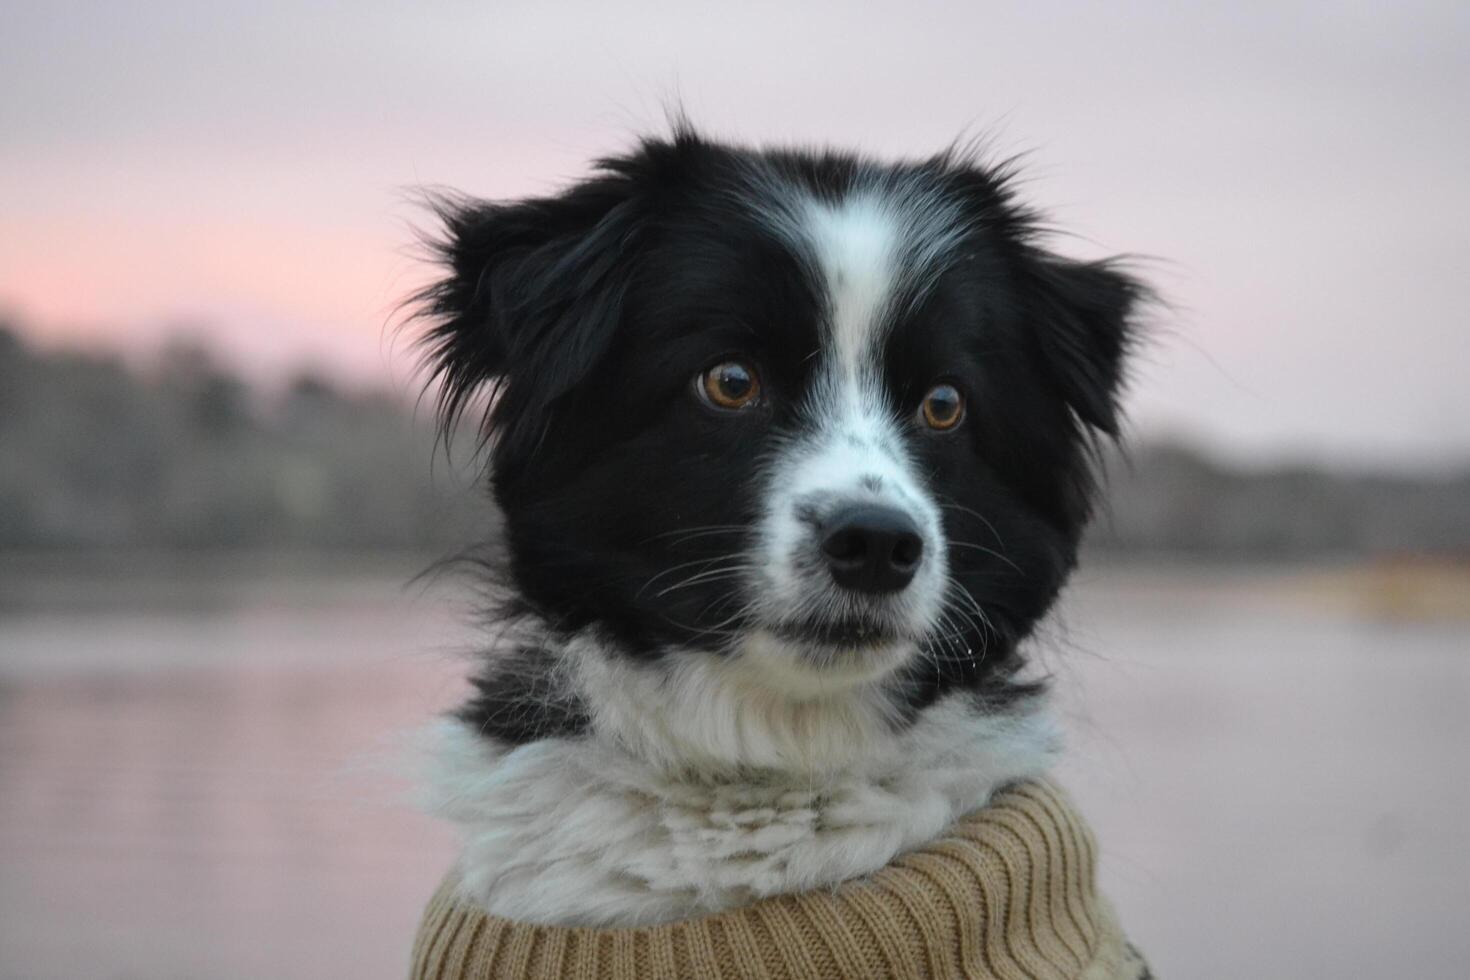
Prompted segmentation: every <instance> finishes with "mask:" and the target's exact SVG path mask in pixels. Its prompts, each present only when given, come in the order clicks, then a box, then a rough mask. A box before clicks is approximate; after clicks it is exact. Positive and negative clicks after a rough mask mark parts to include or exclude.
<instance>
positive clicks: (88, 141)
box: [0, 0, 1470, 465]
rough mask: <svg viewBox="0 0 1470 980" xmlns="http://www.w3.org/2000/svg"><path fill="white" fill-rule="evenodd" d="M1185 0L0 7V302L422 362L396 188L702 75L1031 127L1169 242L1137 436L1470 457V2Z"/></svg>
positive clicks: (512, 158) (551, 144)
mask: <svg viewBox="0 0 1470 980" xmlns="http://www.w3.org/2000/svg"><path fill="white" fill-rule="evenodd" d="M614 6H616V9H615V10H614V9H612V8H613V7H614ZM1192 6H1193V9H1191V5H1179V4H1167V3H1162V2H1160V3H1145V4H1131V5H1127V6H1126V8H1125V7H1118V6H1117V5H1094V4H1080V3H1079V4H1072V5H1065V4H1064V5H1044V4H1025V5H1014V6H1001V5H989V4H986V5H964V6H963V7H962V5H958V4H946V3H923V2H914V3H903V4H889V5H855V4H824V5H818V4H806V5H802V4H797V5H792V4H786V3H779V4H777V3H764V2H760V3H747V4H741V5H738V6H737V5H729V6H726V7H722V8H718V9H715V8H710V7H706V6H705V5H694V4H677V3H660V2H651V0H637V2H633V3H626V4H619V5H608V4H590V3H589V4H557V5H551V4H544V3H541V4H523V3H500V4H494V5H490V4H481V5H458V4H453V5H440V6H433V7H431V6H430V5H424V4H418V5H409V4H403V5H398V6H392V5H381V4H374V3H363V2H360V3H353V4H344V5H340V6H337V7H335V8H334V9H333V8H328V7H318V8H317V12H316V13H312V14H308V15H302V14H300V13H299V12H297V10H296V9H295V8H294V6H293V5H284V4H283V5H279V6H277V5H272V4H269V3H266V4H260V3H253V4H249V5H245V4H239V5H214V4H210V5H200V4H191V3H173V4H157V3H155V4H147V5H137V4H116V5H111V6H109V5H105V4H104V5H91V6H89V7H88V8H87V10H86V12H85V13H83V12H81V10H80V8H70V10H71V12H68V11H67V10H64V9H61V5H54V4H41V3H34V4H27V3H20V4H6V5H5V6H4V7H3V9H0V37H4V38H5V47H6V56H5V58H4V59H0V308H3V309H6V310H9V311H10V312H11V313H12V315H14V316H15V317H17V318H18V319H20V320H21V321H22V322H23V323H25V324H26V325H27V326H28V327H30V328H31V330H32V333H33V335H34V336H36V337H37V338H39V339H40V340H41V341H42V342H46V343H62V342H88V343H94V342H95V343H105V344H107V345H109V346H113V347H118V348H123V349H133V350H137V349H141V348H144V347H146V346H147V345H150V344H154V343H156V342H158V341H159V340H160V339H161V338H163V337H165V336H167V335H169V334H170V333H173V332H177V331H178V330H180V329H189V330H192V331H194V332H196V333H203V334H205V335H207V336H209V337H211V338H214V339H216V340H218V341H219V342H220V343H221V344H222V346H224V347H225V349H226V350H227V351H229V352H230V354H231V355H232V356H233V357H234V358H236V359H237V360H238V361H239V362H241V363H242V364H244V365H246V366H248V367H249V368H250V369H252V370H254V371H257V372H263V373H269V372H274V371H277V370H279V369H281V368H283V367H285V366H289V365H294V364H297V363H299V362H301V361H303V360H311V361H315V362H318V363H322V364H326V365H330V366H335V367H338V368H339V369H341V370H343V371H345V372H350V373H351V374H352V375H354V376H355V377H357V378H360V379H384V380H392V381H393V382H394V383H396V384H399V385H402V386H408V385H409V384H411V374H412V372H411V369H412V357H411V354H410V353H409V352H408V351H406V350H405V349H404V346H405V345H404V344H403V343H402V342H398V343H397V344H395V343H394V342H393V335H392V332H391V330H390V329H385V323H386V322H387V321H388V319H389V317H390V314H391V313H392V310H393V307H394V305H395V303H396V302H397V301H398V300H399V299H401V298H402V297H403V296H404V295H405V294H406V293H407V292H409V291H410V290H411V289H412V287H413V285H414V284H415V283H416V282H419V281H421V279H422V277H423V275H424V269H423V268H422V266H421V265H419V264H418V263H417V261H416V260H415V259H414V258H413V257H412V254H411V252H412V242H413V236H412V233H411V230H410V229H411V226H412V224H413V223H414V222H416V221H417V220H419V218H420V217H421V216H420V215H418V214H417V213H416V212H415V210H414V209H413V207H411V206H410V205H409V204H408V203H407V202H406V200H405V191H406V189H407V188H411V187H413V186H416V185H421V184H445V185H450V186H454V187H458V188H461V189H463V190H466V191H470V192H473V193H477V194H481V195H485V196H495V197H504V196H514V195H519V194H526V193H534V192H538V191H546V190H550V189H553V188H555V187H557V186H559V185H560V184H561V183H562V182H563V181H565V180H567V179H569V178H572V177H575V176H576V175H578V174H579V173H581V172H583V170H584V169H585V166H586V161H587V160H588V159H589V158H591V157H593V156H596V155H598V154H601V153H605V152H608V151H611V150H615V149H617V148H619V147H621V146H623V145H626V143H627V142H628V141H629V139H630V137H631V135H632V134H633V133H635V132H637V131H639V130H642V129H646V128H649V127H655V128H656V127H658V126H660V125H661V120H662V105H663V103H664V102H666V101H668V100H669V99H670V98H671V97H673V96H677V97H678V98H680V99H681V100H682V101H683V103H684V105H685V107H686V108H687V110H688V111H689V113H690V114H691V115H692V117H693V118H694V119H695V121H696V122H698V123H700V124H701V125H703V126H704V127H706V128H707V129H709V130H710V131H711V132H713V133H714V134H717V135H727V136H736V137H743V138H749V139H754V140H785V141H790V140H802V141H822V142H831V143H837V144H847V145H855V146H859V147H862V148H865V149H868V150H871V151H873V152H877V153H887V154H905V155H916V154H923V153H927V152H930V151H932V150H934V149H937V148H939V147H942V146H944V145H945V144H946V143H948V142H950V141H951V140H952V139H953V138H954V137H955V136H956V135H958V134H960V133H961V132H963V131H969V132H974V131H976V130H986V129H988V130H990V131H992V132H993V133H995V134H996V140H995V141H996V145H997V146H998V148H1000V149H1002V150H1005V151H1013V150H1029V151H1031V165H1030V173H1031V175H1032V176H1033V178H1034V179H1033V181H1032V182H1031V183H1030V185H1029V187H1028V193H1029V195H1030V197H1031V198H1032V199H1033V200H1034V201H1036V202H1038V203H1040V204H1042V205H1043V206H1045V207H1046V208H1047V209H1048V210H1049V211H1050V212H1051V213H1052V215H1053V216H1054V217H1055V219H1056V220H1057V222H1058V223H1059V224H1060V225H1062V226H1063V227H1065V228H1067V229H1069V230H1071V231H1073V232H1076V233H1077V235H1078V236H1079V237H1078V238H1076V239H1073V240H1067V241H1064V242H1063V243H1061V247H1062V248H1063V249H1064V250H1067V251H1070V252H1072V253H1074V254H1078V255H1097V254H1103V253H1105V252H1113V251H1126V252H1133V253H1142V254H1146V255H1150V256H1157V257H1158V258H1159V260H1160V261H1159V262H1158V263H1156V264H1155V265H1153V266H1151V268H1152V269H1153V272H1152V275H1153V277H1154V280H1155V282H1156V284H1157V286H1158V287H1159V288H1160V289H1161V291H1162V292H1163V293H1164V294H1165V295H1166V296H1167V297H1168V298H1169V299H1170V300H1171V301H1172V302H1173V303H1174V304H1175V310H1174V311H1173V312H1172V313H1171V314H1169V315H1168V316H1167V317H1165V318H1164V321H1163V323H1162V324H1161V325H1160V326H1161V329H1160V330H1159V333H1158V335H1157V337H1156V341H1155V343H1154V344H1153V346H1152V347H1151V349H1150V351H1149V353H1148V355H1147V357H1146V358H1145V360H1144V362H1143V364H1142V366H1141V370H1140V371H1139V374H1138V380H1137V384H1136V386H1135V389H1134V392H1133V395H1132V396H1131V407H1132V409H1133V413H1134V416H1135V418H1136V420H1137V423H1138V428H1139V429H1140V430H1141V431H1143V432H1145V433H1156V432H1160V431H1171V432H1172V431H1178V432H1186V433H1190V434H1192V435H1194V436H1195V437H1196V438H1199V439H1202V440H1204V441H1206V442H1208V443H1210V444H1212V445H1215V446H1217V447H1219V448H1222V449H1225V450H1228V451H1231V452H1233V453H1235V454H1237V455H1246V456H1250V457H1252V458H1262V457H1266V456H1275V455H1279V454H1283V453H1289V452H1305V453H1309V454H1312V455H1315V456H1319V457H1323V458H1326V459H1330V460H1338V461H1356V460H1367V461H1372V462H1375V463H1382V464H1389V463H1395V462H1412V463H1415V464H1420V465H1444V464H1446V463H1451V462H1453V463H1462V462H1464V461H1466V460H1467V459H1470V385H1466V384H1465V383H1464V382H1463V376H1464V375H1465V373H1466V369H1465V366H1464V365H1465V364H1467V363H1470V323H1467V315H1466V313H1465V309H1466V304H1465V302H1464V300H1463V299H1462V298H1461V297H1460V295H1459V290H1460V288H1461V284H1462V282H1463V281H1464V278H1465V276H1464V269H1465V268H1466V267H1467V265H1470V235H1467V234H1466V232H1465V228H1466V225H1467V219H1470V181H1467V180H1466V177H1465V175H1466V174H1467V173H1470V127H1467V126H1466V125H1465V123H1464V121H1463V115H1464V110H1463V106H1462V105H1460V104H1459V103H1460V102H1461V100H1462V96H1463V93H1464V92H1465V91H1467V90H1470V59H1466V58H1465V57H1464V51H1465V50H1467V45H1470V12H1467V11H1470V8H1467V6H1466V5H1465V4H1463V3H1441V4H1412V3H1411V4H1395V5H1386V4H1376V5H1372V4H1357V5H1355V4H1341V3H1333V4H1320V5H1310V4H1290V3H1287V4H1282V3H1274V4H1269V5H1249V4H1243V5H1231V6H1230V7H1228V8H1219V9H1217V8H1214V7H1209V8H1205V7H1203V6H1202V5H1192ZM1125 11H1126V12H1125Z"/></svg>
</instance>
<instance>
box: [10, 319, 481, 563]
mask: <svg viewBox="0 0 1470 980" xmlns="http://www.w3.org/2000/svg"><path fill="white" fill-rule="evenodd" d="M469 483H470V481H469V480H468V479H467V478H466V477H465V476H464V475H463V474H462V473H458V472H456V471H454V470H453V469H452V468H451V467H450V466H449V465H448V463H447V462H446V458H445V454H444V453H443V451H442V448H441V450H440V451H439V452H438V453H437V456H436V454H435V440H434V434H433V431H432V426H431V425H430V424H429V423H428V422H427V421H425V420H416V419H415V417H414V413H413V412H412V411H411V410H409V409H408V408H407V407H405V405H404V404H403V403H402V402H401V401H400V400H398V399H396V398H393V397H391V396H389V395H387V394H384V393H374V392H369V393H360V392H350V391H347V390H345V389H342V388H340V387H338V386H336V385H334V384H333V383H332V382H330V381H328V380H327V379H325V378H323V377H320V376H318V375H315V374H311V373H303V374H300V375H298V376H297V377H295V378H293V379H292V380H291V381H290V382H289V383H288V384H287V385H286V386H285V388H284V390H282V391H280V392H277V393H275V394H267V393H265V392H262V391H260V390H258V389H255V388H252V387H251V386H249V385H247V384H246V383H245V382H244V381H242V380H241V379H240V378H239V377H238V376H236V375H235V374H233V373H231V372H230V371H228V370H226V369H225V368H224V367H222V366H221V365H220V364H219V363H218V362H217V361H216V360H215V358H214V357H212V356H211V355H210V353H209V352H208V351H207V350H206V349H205V348H203V347H201V346H198V345H195V344H191V343H188V342H177V343H174V344H172V345H170V346H169V347H167V348H166V349H165V350H164V351H163V352H161V354H160V355H159V357H158V358H157V359H156V363H155V364H154V365H153V366H152V367H151V368H149V369H138V368H130V367H129V366H127V365H125V364H124V363H123V362H122V361H120V360H119V359H117V358H115V357H109V356H101V355H94V354H84V353H77V352H70V351H67V352H56V353H52V352H42V351H38V350H35V349H33V348H31V347H29V346H27V345H26V344H25V343H24V342H23V341H22V340H21V339H20V335H19V333H18V332H17V331H16V330H14V329H13V328H7V327H6V326H5V325H4V324H0V549H27V550H30V549H67V548H242V547H250V548H272V547H284V548H294V547H300V548H324V549H356V548H403V549H419V548H436V549H437V548H442V547H444V546H446V545H447V546H450V547H453V546H455V545H458V544H464V543H466V542H469V541H473V540H477V539H478V538H479V537H481V536H483V535H484V533H485V531H486V529H487V527H488V525H487V524H486V523H485V522H486V521H487V520H488V518H487V516H486V508H485V507H484V505H483V504H482V503H481V502H480V495H479V493H478V491H477V490H476V489H474V488H473V487H471V486H469Z"/></svg>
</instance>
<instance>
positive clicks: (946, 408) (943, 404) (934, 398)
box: [919, 384, 965, 432]
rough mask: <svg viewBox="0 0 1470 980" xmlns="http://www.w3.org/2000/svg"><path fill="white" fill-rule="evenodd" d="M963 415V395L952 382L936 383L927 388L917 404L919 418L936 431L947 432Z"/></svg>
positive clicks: (958, 422) (957, 423)
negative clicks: (918, 404) (921, 401)
mask: <svg viewBox="0 0 1470 980" xmlns="http://www.w3.org/2000/svg"><path fill="white" fill-rule="evenodd" d="M964 417H965V396H964V395H962V394H960V391H959V389H958V388H956V387H955V386H954V385H952V384H937V385H935V386H934V387H933V388H930V389H929V393H928V394H927V395H925V396H924V402H923V404H921V405H920V406H919V419H920V421H922V422H923V423H924V424H925V425H927V426H928V427H929V428H931V429H933V430H935V431H936V432H947V431H948V430H950V429H953V428H954V427H955V426H957V425H959V424H960V420H961V419H963V418H964Z"/></svg>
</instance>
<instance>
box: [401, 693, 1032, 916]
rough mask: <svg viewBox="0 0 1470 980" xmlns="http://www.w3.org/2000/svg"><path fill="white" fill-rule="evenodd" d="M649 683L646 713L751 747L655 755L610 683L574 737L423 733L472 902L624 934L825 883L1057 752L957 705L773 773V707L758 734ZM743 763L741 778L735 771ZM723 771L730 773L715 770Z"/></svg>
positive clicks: (647, 730) (743, 722)
mask: <svg viewBox="0 0 1470 980" xmlns="http://www.w3.org/2000/svg"><path fill="white" fill-rule="evenodd" d="M602 680H603V681H604V682H605V681H606V680H608V678H602ZM688 683H694V681H688ZM662 684H663V686H664V691H663V694H664V697H663V698H662V699H659V700H656V701H652V702H650V701H644V702H643V703H644V704H650V705H662V706H664V707H665V709H667V707H668V706H670V705H674V706H677V705H680V704H683V705H695V706H701V707H702V708H703V711H702V712H701V713H702V714H703V717H704V720H705V722H706V723H708V722H709V720H710V718H711V717H712V716H711V714H710V712H714V713H715V715H716V716H718V715H719V714H720V712H722V711H723V712H725V714H724V717H725V720H726V723H727V727H728V732H726V734H727V735H730V736H731V737H734V736H735V735H738V733H740V732H742V731H745V732H746V733H747V735H750V731H749V729H750V727H751V726H752V725H754V726H755V727H756V728H757V729H759V730H760V732H761V733H762V735H761V737H760V738H754V737H753V736H751V737H748V738H746V739H745V741H747V742H750V743H751V744H749V745H745V746H744V747H743V748H742V747H741V746H739V745H732V746H727V747H726V748H729V749H730V753H733V756H732V758H730V759H724V760H718V761H717V760H715V759H713V758H710V757H709V754H708V753H709V751H710V750H720V748H721V747H720V744H719V743H720V742H721V741H722V740H721V739H720V737H719V736H718V734H712V733H711V730H710V729H709V727H708V725H707V724H706V726H705V731H704V734H703V741H705V742H709V740H710V739H714V740H715V741H714V742H713V743H711V744H707V745H703V746H701V736H699V735H697V734H695V733H694V732H690V733H689V735H691V736H693V737H690V738H680V739H675V743H677V744H679V745H689V746H693V748H694V752H695V755H694V756H689V755H688V754H686V753H684V752H682V751H675V750H673V749H672V748H669V746H668V745H665V746H663V748H664V749H667V751H660V745H659V744H658V743H661V742H663V741H664V738H663V736H667V737H669V738H673V736H674V732H673V731H671V730H670V729H669V728H668V727H667V726H668V725H670V724H674V723H677V721H678V719H677V718H670V717H666V716H667V715H668V711H667V710H659V709H657V708H654V709H651V710H648V711H646V712H644V713H643V714H641V715H638V716H636V718H635V716H634V715H633V714H630V713H628V712H627V711H626V708H627V706H619V705H618V704H617V702H618V700H619V699H618V698H617V697H616V696H615V695H611V694H610V689H609V688H606V687H604V689H603V697H602V698H601V699H600V705H601V710H596V711H594V725H593V730H592V732H591V733H590V734H588V735H586V736H581V737H577V738H552V739H545V740H542V741H538V742H534V743H531V744H527V745H522V746H518V747H515V748H509V749H507V748H505V747H501V746H498V745H497V744H495V743H493V742H491V741H489V740H487V739H484V738H482V737H481V736H479V735H478V734H477V733H476V732H474V731H473V730H471V729H470V728H469V727H467V726H466V725H464V724H463V723H461V722H457V721H445V722H442V723H440V725H439V726H437V728H436V729H435V731H434V741H435V743H436V745H435V748H434V750H433V752H434V771H433V776H432V779H431V793H432V795H431V800H430V803H431V806H432V808H433V809H434V810H435V811H436V812H438V813H439V814H440V815H442V816H444V817H445V818H447V819H449V820H450V821H452V822H453V823H454V824H456V825H457V827H458V828H459V830H460V833H461V837H462V841H463V850H462V853H461V858H460V863H459V872H460V876H461V879H462V881H463V888H464V891H465V892H466V894H467V896H468V897H470V898H472V899H473V900H474V901H476V902H477V903H479V904H480V905H481V906H482V907H483V908H484V909H485V910H486V911H487V912H489V913H491V914H493V915H499V916H504V917H507V918H513V919H517V920H519V921H523V922H539V923H549V924H558V925H606V926H613V925H615V926H630V925H645V924H653V923H659V922H668V921H674V920H678V919H682V918H688V917H690V916H694V915H699V914H705V913H709V912H714V911H719V910H722V909H727V908H732V907H735V906H738V905H742V904H746V903H748V902H750V901H752V900H754V899H758V898H761V897H765V896H769V895H775V894H780V893H785V892H795V891H804V890H809V889H812V888H818V887H822V886H828V885H833V884H836V883H838V882H840V881H844V880H847V879H849V878H854V877H858V876H861V875H864V874H868V873H870V872H872V871H875V870H877V869H878V868H880V867H882V866H884V865H885V864H887V863H888V862H889V861H891V860H892V859H893V858H894V857H895V856H896V855H898V854H900V853H903V852H904V851H907V850H910V849H912V848H914V847H917V846H919V845H921V844H923V843H925V842H927V841H929V840H932V839H933V838H935V837H936V836H938V835H939V834H940V833H941V832H942V831H943V830H944V828H945V827H947V826H948V825H949V824H950V823H952V822H953V821H954V820H955V819H956V818H957V817H959V816H960V815H962V814H964V813H966V812H968V811H970V810H972V809H975V808H976V807H979V806H981V805H983V804H984V803H985V802H986V801H987V800H988V799H989V798H990V796H991V794H992V793H994V791H995V790H996V789H997V788H999V787H1000V786H1002V785H1004V784H1006V783H1008V782H1011V781H1013V780H1016V779H1020V778H1024V777H1028V776H1034V775H1038V774H1040V773H1041V772H1043V771H1044V770H1045V769H1046V768H1047V766H1048V765H1049V763H1050V761H1051V759H1052V757H1053V756H1054V754H1055V751H1056V746H1057V738H1056V736H1055V732H1054V729H1053V727H1052V725H1051V722H1050V720H1049V717H1048V715H1047V714H1046V712H1045V710H1044V708H1043V706H1042V705H1040V704H1035V705H1033V706H1032V707H1031V708H1030V709H1028V710H1027V711H1024V712H1022V713H1019V714H1009V715H1004V716H987V715H986V714H984V713H982V712H979V711H977V710H976V708H975V707H974V706H973V704H972V703H971V702H970V701H969V700H968V699H967V698H965V697H962V696H954V697H951V698H950V699H948V700H947V701H944V702H941V703H939V704H936V705H934V706H931V707H930V708H929V709H928V710H926V711H925V712H923V714H922V715H921V716H920V718H919V719H918V720H917V721H916V722H915V723H914V724H913V725H912V726H910V727H908V728H907V729H905V730H903V731H901V732H897V733H894V732H893V731H892V730H891V729H889V728H888V727H887V726H885V725H864V724H859V723H857V722H855V721H853V720H852V719H851V718H849V722H851V724H849V725H846V726H844V736H843V737H844V738H845V740H846V741H845V742H843V743H842V746H841V751H837V752H835V753H834V756H838V757H840V759H839V758H836V757H834V758H829V759H826V760H822V759H818V758H815V757H811V756H810V754H809V753H806V754H804V755H807V758H804V759H803V760H802V763H803V764H801V765H799V766H781V767H779V768H778V767H772V766H769V765H761V764H760V763H762V762H769V761H773V760H774V758H775V757H771V758H760V757H762V756H766V755H767V753H768V752H777V749H778V748H779V746H780V744H782V743H783V742H786V741H789V740H790V739H789V738H788V736H791V737H794V736H795V735H796V734H797V733H796V732H795V731H793V732H787V733H785V734H782V733H779V732H778V733H777V734H776V735H775V736H772V735H771V731H770V729H771V726H772V724H773V723H774V724H775V725H776V727H777V728H779V727H780V724H781V719H780V718H773V717H772V716H771V712H772V710H773V709H772V708H771V706H770V705H769V704H767V705H756V706H755V707H754V708H753V710H757V711H759V712H760V713H761V717H760V719H759V724H757V723H756V720H754V719H748V718H743V717H742V714H741V712H740V711H738V710H734V709H732V708H731V707H730V706H729V705H721V704H718V703H708V702H706V703H703V704H702V705H700V702H699V699H697V698H695V699H694V700H689V699H687V698H686V697H672V698H671V697H670V695H671V694H675V693H682V694H683V695H686V696H687V695H689V694H690V693H691V692H689V691H687V690H685V691H682V692H677V691H671V690H670V689H669V688H668V684H669V681H668V679H667V678H664V680H663V682H662ZM674 687H675V688H677V687H678V684H675V685H674ZM620 689H621V690H622V691H624V692H626V691H627V687H626V685H623V686H622V687H621V688H620ZM705 693H706V695H708V694H709V692H708V691H706V692H705ZM714 697H715V700H716V701H718V700H719V697H718V696H717V695H715V696H714ZM640 700H641V699H640ZM674 714H676V715H677V714H679V712H678V711H675V712H674ZM843 714H844V716H846V715H848V714H850V712H844V713H843ZM829 720H830V719H829ZM635 721H636V724H635ZM821 722H822V719H821V718H820V717H817V718H815V719H814V718H813V717H812V716H811V709H810V708H808V709H807V710H805V711H804V712H802V713H801V715H800V726H801V727H802V728H806V727H808V726H811V725H813V724H817V725H819V726H820V725H821ZM630 726H631V727H630ZM677 727H683V726H677ZM716 727H719V726H718V725H717V726H716ZM809 734H810V735H812V736H815V737H817V739H818V741H820V740H821V735H820V733H818V732H815V731H812V732H809ZM835 747H836V743H834V748H835ZM746 750H748V753H747V751H746ZM730 753H727V752H725V751H719V754H720V755H728V754H730ZM747 754H751V755H753V756H755V758H750V759H746V760H744V761H745V762H746V763H755V764H754V765H750V764H744V765H742V764H739V763H740V762H741V758H740V757H741V756H744V755H747ZM777 755H779V752H777ZM728 761H734V762H736V763H737V764H736V765H734V766H732V767H726V766H723V765H721V764H720V762H728ZM824 762H825V763H826V764H823V763H824Z"/></svg>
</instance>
